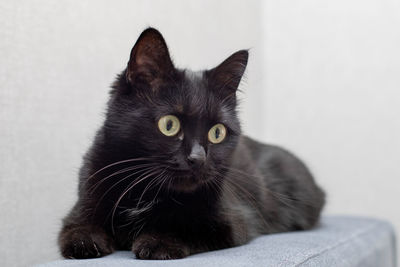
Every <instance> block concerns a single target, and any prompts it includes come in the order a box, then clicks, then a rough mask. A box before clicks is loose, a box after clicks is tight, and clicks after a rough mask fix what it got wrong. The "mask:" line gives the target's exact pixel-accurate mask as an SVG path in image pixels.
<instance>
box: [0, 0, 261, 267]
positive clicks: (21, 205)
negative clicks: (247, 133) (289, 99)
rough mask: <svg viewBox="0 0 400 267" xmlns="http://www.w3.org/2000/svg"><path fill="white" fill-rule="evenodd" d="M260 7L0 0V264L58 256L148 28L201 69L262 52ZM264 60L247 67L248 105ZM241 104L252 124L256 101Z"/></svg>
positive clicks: (181, 61)
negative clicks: (96, 139)
mask: <svg viewBox="0 0 400 267" xmlns="http://www.w3.org/2000/svg"><path fill="white" fill-rule="evenodd" d="M261 12H262V8H261V3H260V2H259V1H246V2H245V3H244V2H243V1H231V0H229V1H213V0H208V1H202V2H194V1H185V0H181V1H162V0H160V1H146V0H143V1H106V0H103V1H99V0H96V1H95V0H93V1H82V0H80V1H67V0H60V1H51V0H49V1H45V0H40V1H31V0H26V1H14V0H6V1H4V0H3V1H1V3H0V62H1V63H0V166H1V167H0V209H1V215H0V248H1V249H0V265H1V266H26V265H28V264H33V263H39V262H45V261H49V260H52V259H55V258H58V252H57V247H56V236H57V232H58V230H59V227H60V222H61V218H62V217H63V216H64V215H65V214H66V212H67V210H68V209H69V208H70V207H71V206H72V204H73V201H74V200H75V198H76V184H77V170H78V168H79V166H80V163H81V156H82V154H83V153H84V151H85V150H86V149H87V147H88V145H89V142H90V140H91V138H92V136H93V134H94V131H95V129H96V128H97V127H98V126H99V125H100V123H101V120H102V113H103V111H104V107H105V101H106V99H107V97H108V90H109V84H111V82H112V81H113V79H114V77H115V75H116V73H118V72H119V71H121V70H122V69H123V68H124V67H125V66H126V63H127V60H128V56H129V53H130V49H131V47H132V46H133V44H134V42H135V41H136V38H137V37H138V35H139V34H140V32H141V31H142V30H143V29H144V28H145V27H147V26H150V25H151V26H155V27H157V28H158V29H159V30H160V31H161V32H162V33H163V34H164V37H165V38H166V40H167V42H168V44H169V45H170V51H171V53H172V55H173V57H174V59H175V62H176V63H177V65H178V66H180V67H185V66H191V67H193V68H194V69H199V68H203V67H211V66H214V65H216V64H217V63H219V62H220V61H222V60H223V59H224V58H225V57H227V56H229V55H230V54H231V53H233V52H235V51H236V50H239V49H242V48H250V47H254V49H253V52H254V54H257V55H262V52H261V51H259V48H261V47H262V46H261V45H260V44H259V43H260V42H261V41H262V30H261V26H262V23H261ZM257 51H258V52H257ZM261 63H262V57H261V56H258V57H253V58H252V60H251V63H250V65H249V70H250V72H249V75H248V79H247V84H248V85H249V86H251V87H252V88H253V89H252V91H249V92H248V93H246V98H247V99H248V100H249V102H250V100H251V102H254V101H256V100H257V91H258V90H261V86H260V85H259V83H258V82H257V81H258V80H259V79H260V78H259V77H260V76H261V73H262V68H261V65H262V64H261ZM257 88H258V89H257ZM247 103H248V102H247ZM243 109H244V110H245V111H246V112H244V118H247V119H246V121H251V118H254V117H255V114H256V112H257V106H255V105H248V104H246V105H244V106H243ZM246 125H247V124H246ZM246 127H247V128H249V129H253V130H252V131H253V132H259V133H260V134H261V129H262V128H261V125H259V124H258V123H253V124H251V123H250V125H247V126H246Z"/></svg>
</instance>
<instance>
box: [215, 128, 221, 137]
mask: <svg viewBox="0 0 400 267" xmlns="http://www.w3.org/2000/svg"><path fill="white" fill-rule="evenodd" d="M220 134H221V132H220V130H219V128H217V129H215V138H216V139H218V138H219V135H220Z"/></svg>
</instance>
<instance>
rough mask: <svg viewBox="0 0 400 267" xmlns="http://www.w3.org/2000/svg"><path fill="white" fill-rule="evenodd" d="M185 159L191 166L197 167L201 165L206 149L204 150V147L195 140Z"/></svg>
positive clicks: (204, 159)
mask: <svg viewBox="0 0 400 267" xmlns="http://www.w3.org/2000/svg"><path fill="white" fill-rule="evenodd" d="M187 159H188V162H189V164H190V165H191V166H192V167H195V168H199V167H201V166H203V164H204V162H205V161H206V151H205V150H204V147H203V146H202V145H200V144H199V143H197V142H195V143H194V144H193V146H192V150H191V151H190V154H189V156H188V157H187Z"/></svg>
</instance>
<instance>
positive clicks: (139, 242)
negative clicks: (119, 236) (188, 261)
mask: <svg viewBox="0 0 400 267" xmlns="http://www.w3.org/2000/svg"><path fill="white" fill-rule="evenodd" d="M132 252H133V253H134V254H135V255H136V257H137V258H138V259H152V260H168V259H180V258H184V257H186V256H189V254H191V253H190V247H189V245H187V244H185V243H184V242H183V241H182V240H180V239H179V238H176V237H173V236H169V235H166V234H155V233H152V234H141V235H139V236H138V237H137V238H136V239H135V240H134V242H133V245H132Z"/></svg>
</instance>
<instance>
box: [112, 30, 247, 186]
mask: <svg viewBox="0 0 400 267" xmlns="http://www.w3.org/2000/svg"><path fill="white" fill-rule="evenodd" d="M247 58H248V53H247V51H239V52H237V53H235V54H233V55H232V56H230V57H229V58H228V59H227V60H225V61H224V62H223V63H221V64H220V65H219V66H217V67H216V68H214V69H212V70H207V71H201V72H192V71H189V70H179V69H176V68H175V67H174V66H173V63H172V61H171V59H170V56H169V53H168V49H167V46H166V44H165V41H164V39H163V38H162V36H161V34H160V33H159V32H158V31H156V30H154V29H147V30H146V31H144V32H143V33H142V35H141V36H140V37H139V39H138V41H137V42H136V44H135V46H134V48H133V49H132V52H131V57H130V61H129V63H128V67H127V69H126V70H125V72H124V73H123V74H122V75H121V76H120V77H119V78H118V80H117V82H116V83H115V84H114V86H113V87H114V90H113V91H112V99H111V101H110V103H109V110H108V116H107V121H106V127H108V128H109V129H111V130H110V135H112V138H113V139H114V140H115V142H116V145H121V146H123V147H125V148H126V149H127V151H132V155H129V156H130V157H152V158H155V159H157V161H158V162H160V166H161V167H162V168H164V169H165V170H166V171H165V175H167V176H168V181H167V182H166V183H168V186H169V187H170V188H172V189H175V190H178V191H192V190H194V189H196V188H197V187H199V186H200V185H202V184H205V183H206V182H210V180H211V179H217V177H218V176H222V175H221V172H222V170H223V166H224V165H227V161H229V159H230V156H231V155H232V153H233V151H234V149H235V147H236V144H237V141H238V137H239V135H240V124H239V121H238V118H237V114H236V90H237V87H238V85H239V82H240V79H241V77H242V75H243V72H244V70H245V67H246V64H247Z"/></svg>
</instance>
